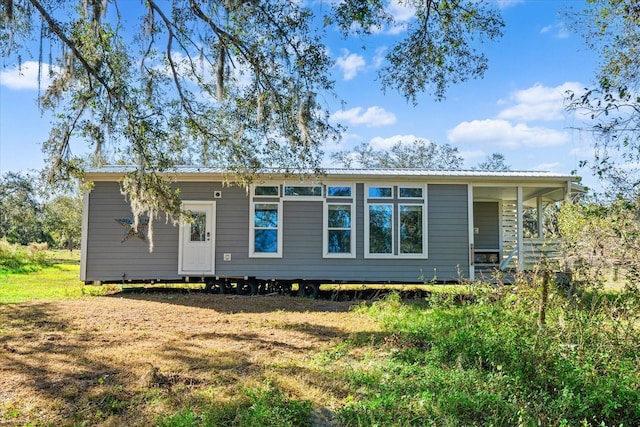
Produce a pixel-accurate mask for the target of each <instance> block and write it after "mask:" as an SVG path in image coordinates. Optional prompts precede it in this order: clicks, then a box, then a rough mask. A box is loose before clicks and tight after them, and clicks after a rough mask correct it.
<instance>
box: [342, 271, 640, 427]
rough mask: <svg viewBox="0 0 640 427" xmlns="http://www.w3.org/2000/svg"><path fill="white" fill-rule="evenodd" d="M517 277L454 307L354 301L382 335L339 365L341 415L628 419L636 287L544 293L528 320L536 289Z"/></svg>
mask: <svg viewBox="0 0 640 427" xmlns="http://www.w3.org/2000/svg"><path fill="white" fill-rule="evenodd" d="M534 285H535V283H534ZM519 286H520V287H519V288H516V287H514V288H512V289H510V290H509V291H508V292H504V291H502V292H501V293H500V294H499V296H497V295H498V294H496V296H494V297H493V298H484V297H478V298H475V297H474V298H471V299H470V301H472V302H465V303H462V304H452V303H451V302H450V301H444V302H443V303H442V304H434V303H433V301H432V302H431V303H429V304H424V303H422V304H415V303H406V302H403V301H401V300H400V298H399V297H398V296H397V295H392V296H390V297H389V298H387V299H386V300H383V301H379V302H376V303H374V304H372V306H371V307H362V308H360V310H362V311H364V312H367V313H369V314H370V315H372V316H375V317H376V318H378V319H380V321H381V322H382V323H383V325H384V326H385V328H386V329H387V331H388V334H389V335H388V336H387V338H386V339H384V340H383V343H382V346H383V349H384V350H386V351H385V352H382V353H379V354H382V355H384V356H383V357H381V359H379V360H377V363H369V364H367V365H366V366H367V368H362V369H358V370H355V371H354V370H353V369H352V368H351V367H350V368H349V369H345V375H347V376H348V377H349V379H350V383H351V386H352V390H353V394H354V396H356V397H354V398H353V399H352V400H351V401H349V402H348V403H347V404H346V405H345V406H344V408H343V409H342V410H341V412H340V415H341V417H342V422H343V423H344V424H345V425H348V426H352V425H353V426H356V425H358V426H360V425H398V426H400V425H402V426H405V425H496V426H497V425H581V424H582V425H616V426H617V425H629V426H630V425H640V366H639V364H638V362H637V360H638V359H637V357H638V356H637V355H638V354H640V314H639V313H640V304H639V303H638V300H640V298H638V296H637V292H636V293H634V292H633V291H632V290H630V291H629V292H626V293H622V294H619V295H617V296H616V297H615V298H611V297H610V296H606V295H602V294H592V295H590V296H589V298H588V299H585V300H577V299H572V300H568V299H566V298H563V297H561V295H560V293H552V295H551V296H550V299H549V306H548V307H547V323H546V325H545V326H544V327H538V325H537V308H536V304H537V300H536V297H537V295H538V290H537V289H536V288H535V286H534V287H532V286H527V285H524V284H519ZM479 295H481V296H482V295H484V296H486V292H485V293H480V294H479ZM372 366H373V367H372Z"/></svg>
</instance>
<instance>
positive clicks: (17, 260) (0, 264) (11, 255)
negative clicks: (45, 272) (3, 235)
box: [0, 239, 48, 273]
mask: <svg viewBox="0 0 640 427" xmlns="http://www.w3.org/2000/svg"><path fill="white" fill-rule="evenodd" d="M47 249H48V248H47V244H46V243H32V244H30V245H29V246H26V247H25V246H20V245H17V244H10V243H8V242H7V241H6V240H5V239H0V271H1V272H4V273H28V272H31V271H37V270H38V269H40V268H41V267H42V266H43V265H44V263H45V259H46V251H47Z"/></svg>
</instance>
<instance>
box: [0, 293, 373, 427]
mask: <svg viewBox="0 0 640 427" xmlns="http://www.w3.org/2000/svg"><path fill="white" fill-rule="evenodd" d="M353 304H354V303H351V302H334V301H328V300H309V299H303V298H297V297H280V296H260V297H239V296H228V295H206V294H202V293H187V294H180V293H137V294H136V293H127V294H122V293H121V294H116V295H113V296H106V297H91V298H87V299H82V300H76V301H62V302H49V303H26V304H15V305H11V304H10V305H0V425H24V424H27V423H32V424H36V425H56V426H57V425H101V426H107V425H112V426H116V425H118V426H119V425H153V424H154V422H156V421H157V419H158V416H160V414H164V415H170V414H173V413H175V412H177V411H180V410H182V409H184V408H185V407H189V406H191V405H193V404H194V403H197V402H203V401H216V402H224V401H225V400H231V399H234V398H237V395H238V393H242V390H243V389H244V387H255V386H259V385H260V384H265V382H270V383H272V384H275V385H277V387H278V388H280V389H282V390H284V391H285V392H286V393H287V396H290V397H291V398H293V399H308V400H311V402H312V403H313V406H314V408H315V412H314V421H313V424H314V425H318V426H321V425H324V426H328V425H335V422H334V421H333V417H332V409H334V408H335V407H336V405H339V404H340V402H342V401H343V399H345V398H346V391H345V389H344V384H341V383H340V380H339V379H338V378H337V376H332V375H327V372H326V367H325V366H323V363H322V355H323V352H327V351H330V349H332V348H334V347H335V346H336V344H338V343H340V342H342V341H344V340H346V339H361V340H362V339H367V338H366V337H368V336H373V335H374V334H376V333H378V332H379V330H378V326H377V325H376V324H374V323H373V322H372V321H371V320H369V319H368V318H366V317H364V316H362V315H359V314H357V313H355V312H353V311H350V308H351V307H352V306H353ZM207 399H208V400H207Z"/></svg>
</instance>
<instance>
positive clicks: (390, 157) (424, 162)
mask: <svg viewBox="0 0 640 427" xmlns="http://www.w3.org/2000/svg"><path fill="white" fill-rule="evenodd" d="M331 159H332V160H333V161H334V162H336V163H339V164H341V165H342V166H343V167H345V168H351V167H352V166H354V167H364V168H421V169H432V170H444V169H447V170H452V169H460V168H461V167H462V161H463V159H462V157H461V156H460V154H459V153H458V149H457V148H456V147H452V146H451V145H449V144H444V145H437V144H435V143H433V142H429V141H427V140H424V139H416V140H414V141H412V142H411V143H409V144H404V143H402V142H401V141H398V142H396V143H395V144H394V145H393V146H392V147H391V148H390V149H389V150H374V149H373V147H372V146H371V145H370V144H368V143H362V144H360V145H358V146H356V147H355V148H354V149H353V151H348V150H345V151H339V152H337V153H333V154H332V155H331Z"/></svg>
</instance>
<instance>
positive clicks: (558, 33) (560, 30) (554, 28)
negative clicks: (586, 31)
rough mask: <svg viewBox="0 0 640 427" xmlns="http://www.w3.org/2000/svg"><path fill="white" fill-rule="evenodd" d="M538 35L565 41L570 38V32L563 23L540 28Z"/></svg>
mask: <svg viewBox="0 0 640 427" xmlns="http://www.w3.org/2000/svg"><path fill="white" fill-rule="evenodd" d="M540 34H551V35H552V36H553V37H556V38H558V39H567V38H569V37H571V31H569V29H568V28H567V26H566V25H565V24H564V22H558V23H555V24H551V25H547V26H544V27H542V28H541V29H540Z"/></svg>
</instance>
